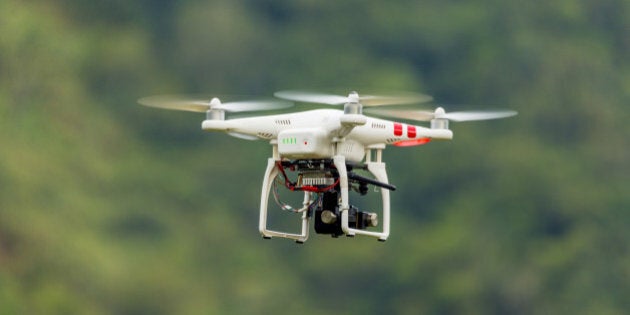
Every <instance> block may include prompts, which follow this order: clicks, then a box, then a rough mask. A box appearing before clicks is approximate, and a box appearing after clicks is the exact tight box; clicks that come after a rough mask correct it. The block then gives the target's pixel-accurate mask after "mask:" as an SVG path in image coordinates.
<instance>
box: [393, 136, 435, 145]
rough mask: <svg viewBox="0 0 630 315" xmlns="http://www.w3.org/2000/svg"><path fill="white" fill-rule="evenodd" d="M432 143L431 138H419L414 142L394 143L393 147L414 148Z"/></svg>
mask: <svg viewBox="0 0 630 315" xmlns="http://www.w3.org/2000/svg"><path fill="white" fill-rule="evenodd" d="M430 141H431V138H418V139H413V140H403V141H397V142H394V143H392V145H394V146H397V147H413V146H417V145H423V144H427V143H429V142H430Z"/></svg>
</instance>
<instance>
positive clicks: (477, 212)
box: [0, 0, 630, 314]
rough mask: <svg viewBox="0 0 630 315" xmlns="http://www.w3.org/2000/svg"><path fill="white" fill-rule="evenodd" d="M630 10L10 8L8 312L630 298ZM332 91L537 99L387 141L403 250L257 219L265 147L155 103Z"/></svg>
mask: <svg viewBox="0 0 630 315" xmlns="http://www.w3.org/2000/svg"><path fill="white" fill-rule="evenodd" d="M629 17H630V4H629V3H628V2H627V1H618V0H605V1H594V0H588V1H580V2H575V1H553V2H545V1H530V2H524V3H519V2H503V1H481V0H478V1H465V2H464V1H423V2H417V1H395V2H388V3H387V4H382V3H380V2H377V1H345V2H338V3H334V4H332V3H323V2H319V1H312V0H299V1H269V0H263V1H226V0H223V1H211V2H201V1H192V0H189V1H177V2H170V1H132V2H129V1H91V2H85V1H76V0H56V1H17V0H7V1H3V2H0V34H2V35H1V36H0V143H2V149H1V150H0V185H1V187H2V189H1V190H0V313H2V314H24V313H27V314H32V313H45V314H69V313H77V314H172V313H176V314H179V313H219V314H222V313H288V314H294V313H298V312H299V313H301V314H323V313H330V312H334V313H337V314H355V313H358V314H381V313H386V312H388V313H392V312H393V313H399V314H418V313H439V314H444V313H465V314H489V313H517V314H518V313H569V314H575V313H588V314H622V313H624V312H627V310H628V309H630V304H629V302H628V300H627V292H630V267H629V266H630V215H628V213H627V211H628V209H630V197H629V196H630V194H628V193H627V192H628V188H629V186H628V183H629V179H630V169H629V168H628V163H627V161H628V160H630V150H629V149H628V145H627V139H628V138H629V137H630V128H628V127H627V121H628V120H629V119H630V117H629V116H630V115H629V112H628V110H627V104H628V103H629V101H630V62H629V61H630V60H629V59H628V58H627V57H628V55H629V53H630V40H629V39H630V25H629V23H630V18H629ZM331 87H342V88H348V89H349V88H356V87H361V88H363V87H372V88H379V89H391V90H411V91H419V92H425V93H429V94H432V95H434V96H435V97H436V99H437V100H438V102H444V103H447V104H471V105H470V108H473V107H475V106H473V104H481V105H488V106H495V107H509V108H513V109H516V110H518V111H519V113H520V114H519V116H517V117H516V118H513V119H509V120H505V121H500V122H487V123H480V124H476V123H470V124H461V125H460V124H453V126H452V127H453V129H454V132H455V139H454V140H453V141H452V142H449V143H440V142H437V143H431V144H429V145H427V146H425V147H420V148H411V149H409V148H407V149H399V148H392V149H389V150H388V151H386V153H385V155H386V159H387V161H388V163H389V165H388V167H389V171H390V179H391V181H392V182H393V183H395V184H396V185H397V186H398V187H399V188H400V189H399V190H398V191H396V192H395V193H393V195H392V197H393V198H392V199H393V201H392V202H393V209H394V218H393V220H394V222H393V235H392V236H391V237H390V239H389V240H388V242H386V243H384V244H380V243H377V242H375V241H374V240H372V239H366V238H355V239H338V240H332V239H328V238H326V237H322V236H314V237H313V238H312V239H311V240H309V242H308V243H307V244H305V245H303V246H296V245H295V244H292V243H290V242H286V241H283V240H273V241H262V240H260V239H259V236H258V232H257V230H256V226H257V220H258V214H257V205H258V198H259V196H258V193H259V189H260V188H259V185H260V182H261V179H262V173H263V168H264V165H265V159H266V157H267V156H268V155H269V153H270V149H269V146H268V145H267V144H266V143H264V142H257V143H249V142H248V143H245V142H243V141H241V140H236V139H233V138H229V137H226V136H225V135H219V134H202V133H201V132H199V127H198V124H199V123H200V119H201V118H202V117H199V116H197V115H192V114H186V113H177V112H163V111H156V110H152V109H147V108H141V107H139V106H136V104H135V100H136V99H137V98H139V97H141V96H145V95H151V94H161V93H188V92H191V93H218V94H226V93H237V94H261V95H270V94H271V93H272V92H273V91H275V90H279V89H287V88H315V89H316V88H322V89H327V88H331ZM446 106H447V109H449V108H451V109H453V108H454V109H462V108H467V107H468V106H469V105H458V106H449V105H446Z"/></svg>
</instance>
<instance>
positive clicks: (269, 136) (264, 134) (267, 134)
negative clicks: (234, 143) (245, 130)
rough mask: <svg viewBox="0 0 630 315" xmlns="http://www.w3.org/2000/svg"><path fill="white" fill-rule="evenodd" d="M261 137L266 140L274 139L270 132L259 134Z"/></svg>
mask: <svg viewBox="0 0 630 315" xmlns="http://www.w3.org/2000/svg"><path fill="white" fill-rule="evenodd" d="M257 135H258V136H259V137H261V138H264V139H271V138H273V134H271V133H269V132H259V133H258V134H257Z"/></svg>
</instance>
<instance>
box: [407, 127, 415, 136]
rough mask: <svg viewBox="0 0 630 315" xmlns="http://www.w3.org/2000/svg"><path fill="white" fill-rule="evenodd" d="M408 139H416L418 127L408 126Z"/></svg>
mask: <svg viewBox="0 0 630 315" xmlns="http://www.w3.org/2000/svg"><path fill="white" fill-rule="evenodd" d="M407 137H409V138H415V137H416V126H409V125H407Z"/></svg>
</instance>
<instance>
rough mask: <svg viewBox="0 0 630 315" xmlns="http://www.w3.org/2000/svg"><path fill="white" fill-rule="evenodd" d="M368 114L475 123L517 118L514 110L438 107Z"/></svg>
mask: <svg viewBox="0 0 630 315" xmlns="http://www.w3.org/2000/svg"><path fill="white" fill-rule="evenodd" d="M366 112H368V113H371V114H374V115H378V116H386V117H393V118H400V119H408V120H418V121H431V120H433V119H448V120H452V121H458V122H459V121H474V120H489V119H499V118H507V117H511V116H515V115H516V114H517V112H516V111H513V110H487V111H465V112H450V113H447V112H446V111H445V110H444V108H442V107H438V108H436V109H435V111H433V112H432V111H426V110H387V109H370V110H367V111H366Z"/></svg>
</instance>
